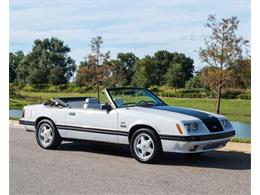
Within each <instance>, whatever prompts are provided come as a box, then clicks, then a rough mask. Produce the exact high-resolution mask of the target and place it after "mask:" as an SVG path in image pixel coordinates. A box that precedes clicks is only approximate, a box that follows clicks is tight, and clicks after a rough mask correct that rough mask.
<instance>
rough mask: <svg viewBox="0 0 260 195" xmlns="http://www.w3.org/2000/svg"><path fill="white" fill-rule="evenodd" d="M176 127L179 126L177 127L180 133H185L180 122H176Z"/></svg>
mask: <svg viewBox="0 0 260 195" xmlns="http://www.w3.org/2000/svg"><path fill="white" fill-rule="evenodd" d="M176 127H177V129H178V131H179V133H180V134H183V131H182V129H181V127H180V125H179V124H176Z"/></svg>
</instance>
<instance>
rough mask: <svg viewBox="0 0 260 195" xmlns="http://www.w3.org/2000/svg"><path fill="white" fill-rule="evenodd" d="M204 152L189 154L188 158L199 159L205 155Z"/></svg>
mask: <svg viewBox="0 0 260 195" xmlns="http://www.w3.org/2000/svg"><path fill="white" fill-rule="evenodd" d="M203 154H204V152H195V153H187V154H186V155H187V156H191V157H199V156H201V155H203Z"/></svg>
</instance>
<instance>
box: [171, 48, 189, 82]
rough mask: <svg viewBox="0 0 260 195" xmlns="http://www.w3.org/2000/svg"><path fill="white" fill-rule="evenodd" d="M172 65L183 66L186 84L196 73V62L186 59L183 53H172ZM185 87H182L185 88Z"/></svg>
mask: <svg viewBox="0 0 260 195" xmlns="http://www.w3.org/2000/svg"><path fill="white" fill-rule="evenodd" d="M172 63H174V64H181V65H182V71H183V74H184V82H183V83H185V81H188V80H189V79H190V78H192V77H193V71H194V61H193V59H191V58H190V57H186V56H185V55H184V54H183V53H177V52H174V53H172ZM183 86H184V85H182V87H183Z"/></svg>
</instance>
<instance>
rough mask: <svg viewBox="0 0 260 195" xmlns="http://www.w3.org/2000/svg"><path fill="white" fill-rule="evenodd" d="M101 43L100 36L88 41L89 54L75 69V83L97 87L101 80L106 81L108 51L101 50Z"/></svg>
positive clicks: (107, 74) (108, 72) (108, 68)
mask: <svg viewBox="0 0 260 195" xmlns="http://www.w3.org/2000/svg"><path fill="white" fill-rule="evenodd" d="M102 44H103V40H102V37H100V36H97V37H94V38H92V39H91V41H90V54H89V55H87V57H86V58H85V61H84V62H81V65H80V67H79V69H78V71H77V76H76V83H77V84H79V85H94V86H97V88H98V98H99V86H100V83H101V81H102V82H106V80H107V79H108V77H109V75H110V67H109V59H110V56H109V55H110V53H109V51H108V52H106V53H102V52H101V46H102Z"/></svg>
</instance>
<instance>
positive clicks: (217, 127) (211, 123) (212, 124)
mask: <svg viewBox="0 0 260 195" xmlns="http://www.w3.org/2000/svg"><path fill="white" fill-rule="evenodd" d="M202 121H203V123H204V124H205V125H206V127H207V128H208V129H209V131H210V132H220V131H223V127H222V125H221V124H220V122H219V120H218V119H217V118H215V117H214V118H208V119H203V120H202Z"/></svg>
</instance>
